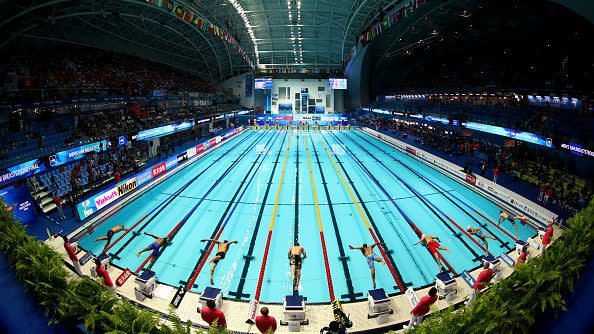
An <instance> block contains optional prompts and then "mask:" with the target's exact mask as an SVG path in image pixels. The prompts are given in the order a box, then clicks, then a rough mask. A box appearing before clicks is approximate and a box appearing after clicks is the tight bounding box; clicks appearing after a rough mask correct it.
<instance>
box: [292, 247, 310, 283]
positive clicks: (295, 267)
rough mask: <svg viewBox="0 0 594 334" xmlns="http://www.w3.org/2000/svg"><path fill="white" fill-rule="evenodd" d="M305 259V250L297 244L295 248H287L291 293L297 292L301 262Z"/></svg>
mask: <svg viewBox="0 0 594 334" xmlns="http://www.w3.org/2000/svg"><path fill="white" fill-rule="evenodd" d="M306 257H307V254H305V248H303V247H301V246H300V245H299V243H298V242H296V243H295V246H291V247H290V248H289V263H290V264H291V277H292V278H293V291H298V289H299V281H300V280H301V265H302V264H303V260H305V258H306Z"/></svg>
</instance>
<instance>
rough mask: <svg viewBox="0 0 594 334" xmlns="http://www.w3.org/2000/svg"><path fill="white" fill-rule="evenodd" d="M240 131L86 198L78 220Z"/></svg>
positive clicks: (80, 208) (232, 131)
mask: <svg viewBox="0 0 594 334" xmlns="http://www.w3.org/2000/svg"><path fill="white" fill-rule="evenodd" d="M242 131H243V127H239V128H237V129H233V130H231V131H229V132H227V134H225V135H224V136H217V137H215V138H212V139H210V140H209V141H206V142H204V143H201V144H200V145H198V146H195V147H192V148H190V149H188V150H187V151H185V152H183V153H181V154H180V155H177V156H173V157H170V158H168V159H166V160H164V161H161V162H160V163H158V164H156V165H153V166H151V167H149V168H147V169H145V170H143V171H141V172H140V173H138V174H136V175H133V176H131V177H129V178H127V179H126V180H124V181H122V182H120V183H118V184H116V185H115V186H114V187H113V188H111V189H108V190H106V191H104V192H102V193H100V194H97V195H95V196H93V197H89V198H87V199H86V200H84V201H82V202H81V203H79V204H78V205H77V206H76V209H77V211H78V215H79V217H80V219H81V220H84V219H86V218H88V217H89V216H91V215H93V214H95V213H97V212H98V211H100V210H102V209H103V208H105V207H106V206H108V205H110V204H112V203H114V202H115V201H117V200H118V199H121V198H123V197H125V196H126V195H127V194H129V193H131V192H132V191H134V190H135V189H137V188H138V187H140V186H141V185H143V184H145V183H147V182H149V181H150V180H152V179H155V178H157V177H159V176H161V175H165V174H167V173H168V172H170V171H171V170H172V169H173V167H175V166H177V165H178V164H182V163H184V162H186V161H191V160H190V157H193V156H195V155H196V154H199V153H202V152H204V151H207V150H208V149H209V148H211V147H213V146H215V145H216V144H217V143H219V142H221V141H222V140H223V139H222V138H223V137H224V138H230V137H232V136H233V135H235V134H239V133H241V132H242ZM229 133H231V135H228V134H229Z"/></svg>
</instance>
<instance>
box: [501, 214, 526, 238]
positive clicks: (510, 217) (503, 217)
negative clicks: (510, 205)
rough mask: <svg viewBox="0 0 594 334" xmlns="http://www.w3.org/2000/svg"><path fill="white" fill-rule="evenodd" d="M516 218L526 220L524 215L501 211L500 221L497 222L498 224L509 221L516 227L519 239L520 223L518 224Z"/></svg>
mask: <svg viewBox="0 0 594 334" xmlns="http://www.w3.org/2000/svg"><path fill="white" fill-rule="evenodd" d="M516 219H519V220H521V221H522V222H525V221H526V217H524V216H514V215H510V214H509V213H508V212H505V211H499V222H498V223H497V225H501V223H502V222H504V221H506V220H507V221H509V222H510V223H511V224H512V225H513V226H514V228H515V229H516V239H519V238H520V233H519V232H518V224H516Z"/></svg>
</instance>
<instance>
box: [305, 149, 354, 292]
mask: <svg viewBox="0 0 594 334" xmlns="http://www.w3.org/2000/svg"><path fill="white" fill-rule="evenodd" d="M310 138H311V137H310ZM311 147H313V151H314V155H315V157H316V163H317V165H318V169H319V170H320V176H321V177H322V184H323V185H324V192H325V193H326V201H328V208H329V210H330V217H331V219H332V226H333V227H334V234H335V235H336V243H337V244H338V253H339V254H340V256H339V257H338V260H339V261H340V263H341V264H342V270H343V271H344V277H345V278H346V284H347V290H348V291H349V293H347V294H344V295H340V298H348V299H349V301H352V302H354V301H356V300H357V297H363V293H362V292H355V287H354V286H353V279H352V277H351V271H350V270H349V265H348V264H347V261H348V260H349V259H350V257H349V256H347V255H346V253H345V252H344V245H343V244H342V237H341V236H340V230H339V229H338V222H337V221H336V216H335V214H334V207H333V206H332V199H331V198H330V191H329V190H328V183H326V177H325V176H324V169H323V168H322V163H321V162H320V158H319V157H318V150H317V149H316V145H314V142H313V138H311Z"/></svg>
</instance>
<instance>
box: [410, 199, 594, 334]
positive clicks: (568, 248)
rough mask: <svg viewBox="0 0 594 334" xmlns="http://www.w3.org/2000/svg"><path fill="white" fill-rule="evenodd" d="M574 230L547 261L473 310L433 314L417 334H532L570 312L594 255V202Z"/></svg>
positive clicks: (530, 266) (523, 269) (527, 268)
mask: <svg viewBox="0 0 594 334" xmlns="http://www.w3.org/2000/svg"><path fill="white" fill-rule="evenodd" d="M568 225H569V227H570V228H569V229H568V230H565V231H564V233H563V235H562V236H561V238H559V239H558V240H556V241H555V242H554V243H553V244H552V245H551V247H549V248H548V249H547V250H546V251H545V252H544V254H543V256H541V257H538V258H535V259H532V260H530V261H529V262H528V263H526V264H523V265H520V266H518V267H517V268H516V270H515V272H514V273H513V274H512V275H511V276H510V277H508V278H507V279H505V280H502V281H500V282H499V283H497V284H494V285H492V286H491V288H490V289H489V290H488V291H486V292H485V293H483V294H481V295H480V297H479V298H477V300H475V301H474V302H473V304H472V306H471V307H464V308H461V309H459V310H457V311H454V310H453V308H452V307H450V308H449V309H446V310H443V311H441V312H438V313H436V314H433V315H432V316H431V317H430V318H428V319H427V320H425V321H424V322H423V323H422V324H421V325H420V326H418V327H416V328H414V329H413V330H411V331H410V332H411V333H413V332H414V333H424V334H430V333H440V334H443V333H530V332H532V331H534V324H535V321H536V319H538V318H539V317H542V316H547V315H554V316H556V315H557V314H558V312H559V311H566V305H565V299H564V297H565V296H567V295H568V294H569V293H571V292H572V291H573V289H574V287H575V284H576V283H577V281H578V279H579V276H580V272H581V270H582V269H583V267H584V266H585V265H586V262H587V261H588V259H589V257H590V254H591V252H592V248H593V246H592V243H591V242H589V241H590V240H592V238H594V202H592V203H590V205H589V206H588V207H587V208H586V209H584V210H582V211H581V212H579V213H577V214H576V215H575V216H574V217H573V218H571V219H569V221H568Z"/></svg>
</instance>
